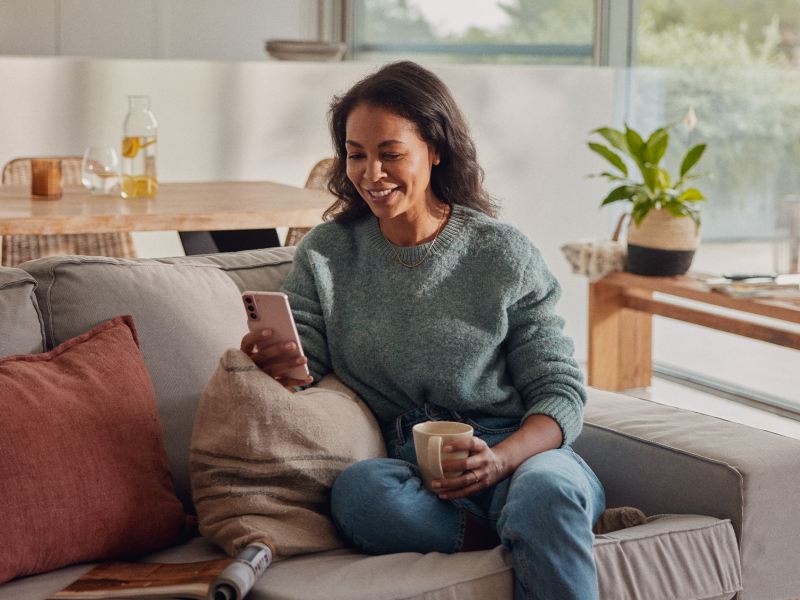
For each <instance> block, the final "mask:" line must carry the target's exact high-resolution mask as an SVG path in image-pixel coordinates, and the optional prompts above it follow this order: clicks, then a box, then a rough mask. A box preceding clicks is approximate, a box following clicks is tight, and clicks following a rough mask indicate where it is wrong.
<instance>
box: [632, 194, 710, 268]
mask: <svg viewBox="0 0 800 600" xmlns="http://www.w3.org/2000/svg"><path fill="white" fill-rule="evenodd" d="M699 242H700V228H699V227H698V226H697V225H696V224H695V222H694V221H693V220H692V219H691V218H689V217H676V216H674V215H672V214H670V213H669V212H668V211H666V210H663V209H656V210H651V211H650V212H649V213H647V216H646V217H645V218H644V220H643V221H642V222H641V223H640V224H639V225H636V223H634V222H633V220H631V222H630V225H629V226H628V258H627V263H626V266H625V269H626V270H627V271H628V272H630V273H636V274H637V275H658V276H670V275H683V274H684V273H686V271H688V270H689V267H690V266H691V264H692V259H693V258H694V252H695V250H696V249H697V244H698V243H699Z"/></svg>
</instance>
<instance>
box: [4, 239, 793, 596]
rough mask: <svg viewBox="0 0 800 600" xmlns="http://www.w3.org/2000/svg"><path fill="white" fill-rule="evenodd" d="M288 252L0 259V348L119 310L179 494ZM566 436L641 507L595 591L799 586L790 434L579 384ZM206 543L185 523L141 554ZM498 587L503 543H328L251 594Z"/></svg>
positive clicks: (608, 541)
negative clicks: (127, 323)
mask: <svg viewBox="0 0 800 600" xmlns="http://www.w3.org/2000/svg"><path fill="white" fill-rule="evenodd" d="M292 253H293V249H292V248H277V249H269V250H257V251H247V252H239V253H231V254H217V255H208V256H199V257H182V258H173V259H157V260H156V259H151V260H148V259H140V260H121V259H113V258H94V257H52V258H45V259H39V260H36V261H31V262H29V263H25V264H24V265H21V268H16V269H12V268H3V269H0V332H2V333H1V334H0V356H2V355H9V354H20V353H32V352H41V351H42V350H43V349H49V348H52V347H53V346H55V345H57V344H59V343H61V342H63V341H65V340H67V339H69V338H71V337H73V336H75V335H78V334H80V333H82V332H84V331H86V330H87V329H89V328H90V327H92V326H94V325H95V324H97V323H99V322H102V321H104V320H106V319H109V318H111V317H114V316H117V315H121V314H131V315H133V317H134V320H135V323H136V326H137V330H138V334H139V339H140V343H141V349H142V353H143V356H144V360H145V363H146V365H147V368H148V371H149V373H150V376H151V378H152V380H153V384H154V387H155V390H156V396H157V403H158V409H159V414H160V417H161V421H162V425H163V428H164V434H165V443H166V448H167V454H168V458H169V461H170V466H171V469H172V474H173V478H174V480H175V482H176V488H177V491H178V494H179V496H180V497H181V499H182V500H183V501H184V503H185V504H186V505H187V507H190V492H189V481H188V455H189V439H190V434H191V427H192V423H193V417H194V409H195V406H196V403H197V401H198V399H199V397H200V394H201V392H202V389H203V387H204V385H205V384H206V382H207V381H208V379H209V377H210V376H211V374H212V372H213V370H214V369H215V367H216V365H217V362H218V360H219V358H220V356H221V355H222V353H223V351H224V350H225V349H227V348H229V347H236V346H238V343H239V340H240V338H241V335H242V333H243V332H244V330H245V327H246V324H245V319H244V313H243V310H242V308H241V300H240V292H241V291H243V290H245V289H251V290H272V289H277V288H278V287H279V286H280V283H281V281H282V280H283V278H284V277H285V276H286V274H287V273H288V270H289V269H290V267H291V260H292ZM575 447H576V450H577V451H578V452H579V453H580V454H581V455H582V456H583V457H584V458H585V459H586V460H587V462H588V463H589V464H590V465H591V466H592V467H593V468H594V469H595V471H596V472H597V474H598V476H599V477H600V479H601V480H602V482H603V484H604V485H605V487H606V491H607V498H608V505H609V506H621V505H631V506H638V507H640V508H642V509H643V510H644V511H645V512H646V513H647V514H648V515H651V517H650V519H649V522H648V523H646V524H644V525H640V526H637V527H632V528H630V529H626V530H622V531H618V532H614V533H612V534H608V535H603V536H598V537H597V539H596V543H595V558H596V561H597V565H598V577H599V581H600V587H601V590H602V597H603V598H607V599H611V598H614V599H629V598H631V599H633V598H636V599H646V600H659V599H664V600H667V599H669V600H688V599H701V598H702V599H712V598H715V599H717V598H718V599H723V598H734V597H738V598H741V599H742V600H777V599H782V598H791V597H796V596H800V569H797V565H798V562H797V561H798V559H797V556H798V555H800V526H798V519H797V517H796V503H797V499H798V498H800V442H798V441H796V440H793V439H789V438H784V437H781V436H777V435H774V434H771V433H766V432H763V431H759V430H756V429H751V428H748V427H745V426H742V425H738V424H734V423H729V422H726V421H723V420H720V419H715V418H712V417H708V416H704V415H700V414H696V413H692V412H688V411H685V410H679V409H675V408H671V407H667V406H662V405H658V404H654V403H651V402H646V401H642V400H638V399H634V398H629V397H626V396H622V395H619V394H610V393H605V392H599V391H594V390H593V391H591V392H590V397H589V404H588V407H587V411H586V425H585V427H584V431H583V434H582V435H581V437H580V438H579V440H578V442H577V443H576V446H575ZM0 459H1V457H0ZM10 483H13V482H2V485H8V484H10ZM0 518H4V517H3V516H0ZM219 555H220V551H219V550H218V549H216V548H214V547H213V546H212V545H211V544H210V543H209V542H208V541H207V540H204V539H203V538H201V537H197V538H195V539H193V540H191V541H190V542H189V543H187V544H184V545H182V546H179V547H174V548H170V549H168V550H165V551H162V552H159V553H157V554H154V555H152V556H150V557H146V558H145V560H155V561H174V562H182V561H192V560H201V559H205V558H211V557H216V556H219ZM90 567H91V565H75V566H71V567H67V568H64V569H61V570H58V571H55V572H52V573H46V574H42V575H37V576H33V577H27V578H23V579H18V580H15V581H12V582H9V583H7V584H5V585H3V586H0V600H11V599H14V600H28V599H31V600H33V599H43V598H46V597H47V596H48V595H50V594H52V593H54V592H55V591H57V590H59V589H61V588H63V587H64V586H66V585H68V584H69V583H70V582H71V581H73V580H74V579H76V578H77V577H78V576H80V575H81V574H82V573H83V572H85V571H87V570H88V569H89V568H90ZM511 596H512V573H511V568H510V561H509V556H508V555H507V553H506V552H505V551H504V550H503V549H502V548H500V547H498V548H495V549H493V550H490V551H484V552H471V553H461V554H455V555H441V554H436V553H432V554H426V555H421V554H414V553H406V554H396V555H386V556H365V555H361V554H358V553H357V552H354V551H352V550H348V549H341V550H335V551H330V552H325V553H320V554H313V555H307V556H300V557H296V558H293V559H290V560H286V561H282V562H278V563H276V564H275V565H273V567H271V568H270V570H269V572H268V573H267V575H266V576H265V577H264V578H263V579H262V580H261V581H260V582H259V583H258V585H257V587H256V588H255V590H254V591H253V592H252V593H251V595H250V597H251V598H259V599H262V598H263V599H286V600H290V599H297V600H301V599H302V600H312V599H317V598H319V599H322V598H324V599H326V600H331V599H337V598H341V599H343V600H344V599H347V600H357V599H364V600H367V599H368V600H376V599H384V598H385V599H389V598H394V599H401V598H402V599H411V598H415V599H417V598H418V599H426V600H439V599H469V598H475V599H478V598H480V599H485V598H511Z"/></svg>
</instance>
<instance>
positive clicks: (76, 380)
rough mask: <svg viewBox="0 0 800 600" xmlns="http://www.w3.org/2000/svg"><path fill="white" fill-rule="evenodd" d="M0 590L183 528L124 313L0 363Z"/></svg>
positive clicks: (153, 544)
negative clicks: (0, 487) (47, 348)
mask: <svg viewBox="0 0 800 600" xmlns="http://www.w3.org/2000/svg"><path fill="white" fill-rule="evenodd" d="M0 414H2V415H3V426H2V430H0V481H2V482H4V484H3V492H2V494H0V514H1V515H3V518H2V519H1V520H0V539H2V540H3V551H2V552H1V553H0V582H3V581H7V580H9V579H12V578H14V577H18V576H22V575H29V574H32V573H39V572H42V571H48V570H51V569H54V568H58V567H62V566H64V565H68V564H72V563H76V562H82V561H86V560H98V559H104V558H116V557H126V556H138V555H141V554H144V553H146V552H148V551H151V550H154V549H158V548H163V547H164V546H168V545H170V544H173V543H175V542H176V541H177V538H178V535H179V534H180V533H181V530H182V529H183V526H184V521H185V519H184V515H183V511H182V508H181V504H180V502H179V501H178V499H177V498H176V496H175V490H174V487H173V484H172V478H171V476H170V473H169V468H168V465H167V461H166V456H165V455H164V444H163V440H162V437H161V427H160V425H159V421H158V414H157V412H156V406H155V396H154V392H153V387H152V384H151V383H150V378H149V376H148V374H147V370H146V369H145V366H144V363H143V362H142V357H141V354H140V353H139V347H138V346H137V343H136V332H135V330H134V329H133V323H132V321H131V319H130V317H118V318H116V319H113V320H111V321H108V322H105V323H102V324H100V325H98V326H96V327H94V328H93V329H91V330H90V331H88V332H87V333H84V334H83V335H80V336H78V337H76V338H73V339H71V340H68V341H66V342H64V343H63V344H61V345H59V346H58V347H56V348H55V349H54V350H51V351H49V352H46V353H39V354H28V355H15V356H8V357H5V358H0Z"/></svg>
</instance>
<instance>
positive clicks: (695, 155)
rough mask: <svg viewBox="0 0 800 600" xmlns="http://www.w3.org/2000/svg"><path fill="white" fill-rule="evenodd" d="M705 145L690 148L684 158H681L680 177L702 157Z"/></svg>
mask: <svg viewBox="0 0 800 600" xmlns="http://www.w3.org/2000/svg"><path fill="white" fill-rule="evenodd" d="M705 149H706V145H705V144H697V145H696V146H694V147H693V148H690V149H689V150H688V152H686V156H684V157H683V162H682V163H681V177H683V176H684V175H686V173H688V172H689V169H691V168H692V167H693V166H694V165H695V164H696V163H697V161H698V160H700V157H701V156H703V152H705Z"/></svg>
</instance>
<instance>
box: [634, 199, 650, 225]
mask: <svg viewBox="0 0 800 600" xmlns="http://www.w3.org/2000/svg"><path fill="white" fill-rule="evenodd" d="M653 208H655V202H653V201H652V200H647V201H645V202H640V203H638V204H634V205H633V209H632V210H631V216H632V217H633V221H634V222H635V223H636V224H637V225H639V224H641V222H642V221H643V220H644V218H645V217H646V216H647V213H649V212H650V211H651V210H652V209H653Z"/></svg>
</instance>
